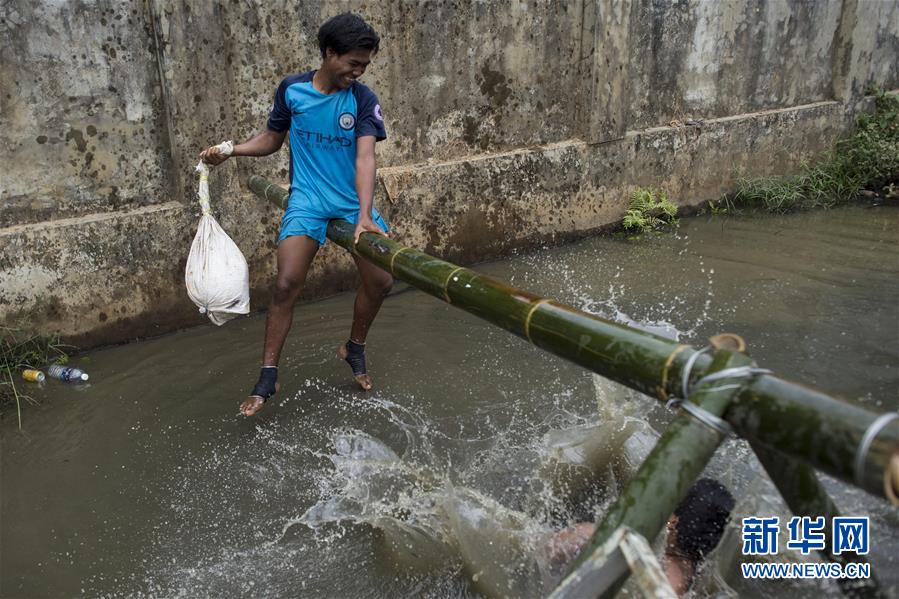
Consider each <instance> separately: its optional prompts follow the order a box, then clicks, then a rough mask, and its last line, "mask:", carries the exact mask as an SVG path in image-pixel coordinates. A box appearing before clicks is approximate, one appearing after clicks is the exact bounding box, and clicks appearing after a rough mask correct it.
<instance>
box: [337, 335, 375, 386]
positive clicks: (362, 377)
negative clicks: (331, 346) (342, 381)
mask: <svg viewBox="0 0 899 599" xmlns="http://www.w3.org/2000/svg"><path fill="white" fill-rule="evenodd" d="M348 355H349V352H348V351H347V349H346V343H344V344H343V345H341V346H340V347H339V348H337V357H338V358H340V359H341V360H346V358H347V356H348ZM353 378H354V379H355V380H356V383H358V384H359V386H360V387H361V388H362V390H363V391H371V388H372V382H371V377H370V376H368V374H354V375H353Z"/></svg>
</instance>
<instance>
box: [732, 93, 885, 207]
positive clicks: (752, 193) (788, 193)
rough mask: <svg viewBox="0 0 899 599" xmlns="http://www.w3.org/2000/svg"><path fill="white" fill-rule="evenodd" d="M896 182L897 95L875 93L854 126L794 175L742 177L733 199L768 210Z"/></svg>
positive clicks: (825, 201) (838, 199)
mask: <svg viewBox="0 0 899 599" xmlns="http://www.w3.org/2000/svg"><path fill="white" fill-rule="evenodd" d="M897 184H899V96H896V95H893V94H887V93H885V92H883V91H879V92H876V93H875V96H874V112H873V113H872V114H867V113H865V114H861V115H859V117H858V118H857V119H856V128H855V132H854V133H853V134H852V135H851V136H850V137H848V138H847V139H844V140H842V141H840V142H839V143H837V145H836V147H835V148H834V149H833V150H831V151H830V152H828V153H826V154H825V155H823V156H822V157H820V158H819V159H818V160H817V161H816V162H814V163H803V164H802V166H801V168H800V172H799V174H798V175H796V176H794V177H787V178H784V177H756V178H742V179H739V180H738V182H737V192H736V194H734V196H733V200H734V202H736V203H738V204H742V205H747V206H755V207H760V208H764V209H765V210H768V211H770V212H781V213H783V212H792V211H795V210H807V209H811V208H830V207H832V206H835V205H837V204H841V203H845V202H848V201H850V200H852V199H854V198H856V197H857V196H858V195H859V192H861V191H862V190H863V189H867V190H870V191H877V190H883V192H884V195H885V196H886V197H891V193H892V192H891V190H892V189H894V186H896V185H897Z"/></svg>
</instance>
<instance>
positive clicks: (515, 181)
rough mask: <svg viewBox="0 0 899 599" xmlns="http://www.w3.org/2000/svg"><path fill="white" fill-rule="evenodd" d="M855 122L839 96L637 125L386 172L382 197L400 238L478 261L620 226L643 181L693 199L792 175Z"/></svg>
mask: <svg viewBox="0 0 899 599" xmlns="http://www.w3.org/2000/svg"><path fill="white" fill-rule="evenodd" d="M850 120H851V119H850V118H849V117H848V116H847V115H846V114H845V113H844V110H843V107H842V105H841V104H839V103H837V102H818V103H814V104H808V105H804V106H797V107H793V108H789V109H782V110H769V111H764V112H757V113H751V114H745V115H739V116H733V117H726V118H721V119H711V120H707V121H704V122H703V123H702V125H701V126H699V127H687V126H682V125H676V126H668V127H654V128H652V129H645V130H640V131H629V132H627V133H626V134H625V136H624V137H623V138H621V139H617V140H613V141H608V142H603V143H598V144H590V143H586V142H583V141H580V140H570V141H568V142H563V143H558V144H553V145H549V146H540V147H535V148H529V149H523V150H516V151H512V152H504V153H501V154H494V155H485V156H477V157H472V158H470V159H468V160H453V161H450V162H444V163H437V164H421V165H415V166H411V167H397V168H390V169H382V170H381V171H380V175H381V179H382V181H383V182H384V187H385V189H386V192H387V193H386V195H387V197H388V201H387V202H386V203H385V202H382V204H381V205H380V206H381V209H382V211H383V212H385V213H386V214H387V215H388V216H389V217H390V219H391V223H392V226H393V227H394V229H395V231H396V233H397V237H398V239H400V240H401V241H402V242H403V243H405V244H407V245H412V246H415V247H420V248H423V249H425V251H428V252H431V253H434V254H436V255H438V256H441V257H444V258H447V259H450V260H455V261H460V262H462V263H470V262H473V261H477V260H484V259H488V258H492V257H495V256H497V255H501V254H503V253H506V252H508V251H510V250H512V249H515V248H520V247H525V246H528V245H534V244H537V243H555V242H560V241H562V240H565V239H571V238H573V237H578V236H583V235H587V234H589V233H591V232H594V231H596V230H598V229H602V228H604V227H608V226H610V225H612V224H614V223H617V222H619V221H620V220H621V218H622V216H623V215H624V212H625V211H626V209H627V204H628V201H629V196H630V194H631V193H632V192H633V190H634V189H635V188H636V187H639V186H649V185H652V186H657V187H662V188H664V189H665V190H666V191H668V192H669V195H670V196H671V197H672V199H673V200H674V201H675V202H677V203H678V204H680V205H681V206H695V205H697V204H701V203H703V202H705V201H707V200H711V199H717V198H719V197H721V196H722V195H723V194H725V193H727V192H729V191H731V190H732V189H733V188H734V185H735V180H736V178H737V176H738V175H739V174H740V173H743V174H746V175H753V176H758V175H772V174H787V173H791V172H795V171H796V170H797V169H798V167H799V164H800V162H801V161H802V160H808V159H810V158H811V157H813V156H814V155H815V154H818V153H820V152H822V151H824V150H826V149H828V148H829V147H831V145H832V144H833V142H834V141H835V140H836V139H837V138H838V137H839V136H840V135H842V134H843V133H844V132H845V131H846V129H847V126H848V124H849V122H850Z"/></svg>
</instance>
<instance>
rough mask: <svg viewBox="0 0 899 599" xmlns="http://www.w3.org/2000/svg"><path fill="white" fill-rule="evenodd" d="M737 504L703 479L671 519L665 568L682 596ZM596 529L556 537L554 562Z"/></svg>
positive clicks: (583, 526) (585, 525) (586, 526)
mask: <svg viewBox="0 0 899 599" xmlns="http://www.w3.org/2000/svg"><path fill="white" fill-rule="evenodd" d="M735 504H736V502H735V500H734V497H733V495H731V493H730V491H728V490H727V488H726V487H725V486H724V485H722V484H721V483H719V482H718V481H716V480H714V479H711V478H701V479H699V480H698V481H696V483H695V484H694V485H693V486H692V487H690V490H689V491H688V492H687V496H686V497H684V500H683V501H681V502H680V504H679V505H678V506H677V509H676V510H675V511H674V515H672V516H671V518H670V519H669V520H668V524H667V530H668V539H667V542H666V545H665V558H664V560H663V563H662V566H663V568H664V570H665V574H666V575H667V577H668V582H670V583H671V587H672V588H673V589H674V591H675V592H676V593H677V595H678V597H681V596H683V595H684V594H686V592H687V591H688V590H690V586H691V585H692V584H693V578H694V577H695V575H696V570H697V569H698V567H699V564H700V563H701V562H702V560H703V559H705V557H706V556H707V555H708V554H709V553H711V552H712V550H713V549H715V547H717V546H718V542H719V541H720V540H721V537H722V536H723V535H724V530H725V528H726V526H727V521H728V519H729V518H730V513H731V512H732V511H733V509H734V505H735ZM595 529H596V524H594V523H592V522H580V523H578V524H576V525H574V526H572V527H571V528H568V529H566V530H564V531H562V532H560V533H557V534H556V535H554V536H553V538H552V539H551V540H550V543H549V553H550V560H551V562H552V563H555V564H557V565H560V564H564V563H566V562H568V561H570V560H571V559H573V558H574V557H575V556H576V555H577V554H578V552H579V551H580V549H581V548H582V547H583V546H584V545H585V544H586V543H587V541H588V540H589V539H590V537H591V536H593V532H594V530H595Z"/></svg>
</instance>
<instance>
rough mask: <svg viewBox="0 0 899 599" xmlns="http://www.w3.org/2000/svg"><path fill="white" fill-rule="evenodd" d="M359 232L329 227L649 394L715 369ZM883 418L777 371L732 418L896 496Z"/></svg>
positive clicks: (262, 185)
mask: <svg viewBox="0 0 899 599" xmlns="http://www.w3.org/2000/svg"><path fill="white" fill-rule="evenodd" d="M248 185H249V187H250V189H251V190H252V191H253V192H254V193H256V194H257V195H258V196H259V197H261V198H263V199H266V200H268V201H270V202H272V203H273V204H275V205H276V206H278V207H279V208H283V207H284V206H285V205H286V202H287V196H288V192H287V190H285V189H283V188H281V187H279V186H277V185H275V184H273V183H271V182H269V181H268V180H266V179H264V178H262V177H259V176H255V175H254V176H251V177H250V179H249V181H248ZM353 235H354V227H353V225H351V224H350V223H348V222H346V221H341V220H333V221H331V223H330V224H329V226H328V238H329V239H330V240H331V241H333V242H334V243H337V244H338V245H341V246H342V247H344V248H345V249H346V250H348V251H349V252H351V253H353V254H356V255H359V256H362V257H364V258H366V259H367V260H369V261H370V262H372V263H374V264H376V265H378V266H379V267H381V268H383V269H384V270H386V271H387V272H389V273H391V274H393V275H394V276H395V277H397V278H398V279H401V280H403V281H405V282H406V283H409V284H411V285H413V286H415V287H417V288H418V289H421V290H422V291H424V292H426V293H429V294H431V295H433V296H434V297H436V298H438V299H441V300H443V301H446V302H449V303H451V304H453V305H454V306H456V307H459V308H462V309H463V310H466V311H467V312H470V313H472V314H474V315H475V316H479V317H481V318H483V319H485V320H487V321H489V322H492V323H493V324H496V325H498V326H501V327H503V328H504V329H506V330H508V331H510V332H512V333H514V334H516V335H518V336H520V337H522V338H524V339H527V340H528V341H529V342H531V343H532V344H534V345H536V346H537V347H540V348H541V349H544V350H546V351H548V352H550V353H553V354H555V355H557V356H560V357H562V358H565V359H567V360H570V361H572V362H574V363H576V364H579V365H581V366H583V367H585V368H588V369H589V370H592V371H593V372H595V373H597V374H600V375H602V376H604V377H606V378H609V379H611V380H613V381H616V382H619V383H621V384H623V385H626V386H628V387H630V388H632V389H636V390H638V391H641V392H643V393H646V394H647V395H652V396H656V397H658V398H659V399H661V400H665V399H667V398H668V397H669V396H671V395H676V396H680V395H682V393H681V391H680V389H681V388H682V386H683V381H682V377H683V376H684V375H685V366H686V365H687V363H688V362H689V361H691V359H692V361H693V362H694V363H693V365H692V368H690V369H689V370H687V371H686V376H687V378H688V379H689V380H688V381H687V382H688V383H689V384H690V385H692V384H694V383H695V382H696V381H697V380H698V379H700V378H701V377H702V376H704V375H705V374H706V373H707V370H708V368H709V366H710V364H711V357H710V356H708V355H706V354H700V355H696V354H697V353H698V352H697V350H696V349H694V348H692V347H690V346H687V345H682V344H679V343H677V342H675V341H671V340H670V339H664V338H662V337H658V336H656V335H653V334H651V333H647V332H644V331H639V330H637V329H633V328H631V327H628V326H625V325H622V324H618V323H615V322H611V321H608V320H605V319H602V318H599V317H597V316H593V315H590V314H586V313H584V312H581V311H579V310H576V309H574V308H571V307H569V306H565V305H563V304H560V303H558V302H555V301H553V300H550V299H546V298H542V297H539V296H537V295H534V294H532V293H529V292H527V291H522V290H520V289H516V288H514V287H511V286H509V285H508V284H507V283H504V282H502V281H498V280H496V279H493V278H491V277H488V276H486V275H483V274H480V273H478V272H476V271H473V270H470V269H467V268H463V267H460V266H457V265H455V264H452V263H450V262H446V261H444V260H440V259H439V258H435V257H433V256H429V255H428V254H426V253H424V252H422V251H419V250H416V249H412V248H408V247H405V246H402V245H400V244H398V243H396V242H395V241H393V240H391V239H389V238H387V237H384V236H383V235H377V234H374V233H364V234H363V235H362V238H361V239H360V242H359V243H358V244H357V245H354V243H353ZM879 416H880V415H879V414H876V413H873V412H870V411H868V410H865V409H863V408H861V407H858V406H855V405H852V404H849V403H847V402H844V401H840V400H837V399H834V398H833V397H830V396H828V395H825V394H823V393H820V392H818V391H814V390H812V389H808V388H806V387H802V386H800V385H796V384H794V383H789V382H787V381H784V380H782V379H779V378H777V377H775V376H771V375H762V376H757V377H756V378H754V379H753V380H752V381H749V382H747V383H746V384H745V385H744V388H743V391H742V392H741V393H740V394H739V395H738V396H737V397H736V398H735V400H734V402H733V403H732V405H731V406H730V407H729V408H728V409H727V410H726V411H725V413H724V419H725V420H727V421H728V422H730V423H731V424H732V425H733V426H734V428H735V429H736V431H737V432H738V433H739V434H740V435H742V436H745V437H747V438H749V439H750V440H752V441H754V442H758V443H760V444H762V445H765V446H768V447H772V448H775V449H777V450H778V451H781V452H783V453H786V454H788V455H791V456H793V457H796V458H798V459H800V460H802V461H804V462H805V463H807V464H809V465H810V466H812V467H814V468H817V469H819V470H822V471H824V472H826V473H828V474H830V475H832V476H835V477H837V478H840V479H842V480H844V481H846V482H848V483H850V484H853V485H857V486H860V487H861V488H863V489H865V490H866V491H868V492H870V493H873V494H875V495H877V496H879V497H887V496H888V495H887V493H886V489H887V488H888V487H887V485H885V483H884V481H885V480H890V479H889V478H887V476H888V475H887V465H888V462H889V460H890V458H891V456H892V455H893V453H894V452H896V451H897V449H899V420H893V421H892V422H890V423H888V425H887V426H885V427H884V428H883V429H882V430H880V431H879V433H878V434H877V436H876V437H875V438H874V439H873V442H872V443H871V445H870V449H869V451H867V452H866V453H865V454H864V455H862V456H861V458H862V459H861V463H862V465H863V467H862V472H861V473H859V475H858V476H857V473H856V472H855V469H854V464H855V461H856V458H857V457H858V456H856V453H857V451H858V448H859V446H860V445H861V444H862V439H863V438H864V436H865V433H866V431H867V430H868V429H869V427H871V425H872V424H873V423H874V422H875V421H876V420H877V419H878V417H879Z"/></svg>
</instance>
